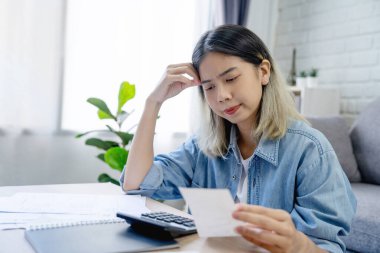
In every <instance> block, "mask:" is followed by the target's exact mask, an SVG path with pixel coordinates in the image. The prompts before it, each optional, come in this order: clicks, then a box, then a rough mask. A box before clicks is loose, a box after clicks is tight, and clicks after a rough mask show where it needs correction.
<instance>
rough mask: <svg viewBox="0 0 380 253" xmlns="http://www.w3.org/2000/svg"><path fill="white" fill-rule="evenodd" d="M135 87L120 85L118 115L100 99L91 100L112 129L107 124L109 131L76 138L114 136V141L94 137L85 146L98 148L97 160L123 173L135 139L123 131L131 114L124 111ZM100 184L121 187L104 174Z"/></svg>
mask: <svg viewBox="0 0 380 253" xmlns="http://www.w3.org/2000/svg"><path fill="white" fill-rule="evenodd" d="M135 92H136V91H135V85H133V84H130V83H129V82H123V83H121V85H120V89H119V96H118V106H117V110H116V113H115V114H113V113H112V112H111V111H110V109H109V108H108V106H107V104H106V103H105V102H104V101H103V100H101V99H99V98H93V97H91V98H89V99H87V102H88V103H90V104H92V105H94V106H95V107H97V108H98V118H99V119H100V120H112V121H113V125H115V126H116V128H115V127H112V126H111V125H109V124H106V127H107V129H102V130H91V131H88V132H85V133H81V134H78V135H77V136H76V138H81V137H83V136H85V135H88V134H92V133H99V132H108V133H110V136H114V137H115V138H114V139H116V141H115V140H114V139H112V140H109V139H105V140H104V139H101V138H97V137H92V138H89V139H87V140H86V142H85V144H86V145H89V146H93V147H96V148H98V149H100V150H102V151H101V153H100V154H98V156H97V158H99V159H100V160H102V161H103V162H105V163H106V164H107V165H108V166H109V167H110V168H111V169H114V170H117V171H120V172H121V171H122V170H123V168H124V165H125V164H126V162H127V159H128V149H127V146H128V144H129V143H130V142H131V141H132V139H133V134H131V133H129V131H130V130H131V129H129V130H127V131H122V126H123V123H124V122H125V120H126V119H127V118H128V116H129V115H130V114H131V113H128V112H126V111H124V110H123V106H124V105H125V104H126V103H127V102H128V101H129V100H131V99H132V98H134V96H135ZM98 181H99V182H111V183H113V184H116V185H119V181H118V180H116V179H114V178H112V177H111V176H109V175H108V174H107V173H102V174H100V175H99V176H98Z"/></svg>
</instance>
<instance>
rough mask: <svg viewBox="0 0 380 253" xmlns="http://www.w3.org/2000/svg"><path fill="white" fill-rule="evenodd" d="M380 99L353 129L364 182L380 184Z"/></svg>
mask: <svg viewBox="0 0 380 253" xmlns="http://www.w3.org/2000/svg"><path fill="white" fill-rule="evenodd" d="M379 129H380V98H378V99H376V100H375V101H373V102H372V103H370V104H369V105H368V106H367V107H366V108H365V109H364V110H363V111H362V112H361V113H360V115H359V116H358V118H357V119H356V121H355V122H354V124H353V126H352V129H351V133H350V136H351V141H352V145H353V148H354V154H355V156H356V161H357V163H358V167H359V170H360V173H361V175H362V179H363V181H364V182H368V183H374V184H380V131H379Z"/></svg>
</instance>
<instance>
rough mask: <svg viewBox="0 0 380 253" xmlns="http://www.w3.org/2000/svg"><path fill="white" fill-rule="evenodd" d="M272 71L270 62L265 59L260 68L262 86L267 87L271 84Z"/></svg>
mask: <svg viewBox="0 0 380 253" xmlns="http://www.w3.org/2000/svg"><path fill="white" fill-rule="evenodd" d="M270 69H271V64H270V62H269V61H268V60H266V59H264V60H263V61H262V62H261V64H260V66H259V71H260V81H261V85H267V84H268V83H269V78H270Z"/></svg>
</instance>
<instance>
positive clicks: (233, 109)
mask: <svg viewBox="0 0 380 253" xmlns="http://www.w3.org/2000/svg"><path fill="white" fill-rule="evenodd" d="M239 108H240V105H236V106H233V107H230V108H227V109H226V110H224V113H225V114H228V115H232V114H234V113H235V112H236V111H237V110H239Z"/></svg>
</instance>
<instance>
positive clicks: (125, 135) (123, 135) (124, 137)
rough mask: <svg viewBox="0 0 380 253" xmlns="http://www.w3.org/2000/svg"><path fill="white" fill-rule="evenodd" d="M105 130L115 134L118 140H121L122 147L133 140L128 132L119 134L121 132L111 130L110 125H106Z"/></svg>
mask: <svg viewBox="0 0 380 253" xmlns="http://www.w3.org/2000/svg"><path fill="white" fill-rule="evenodd" d="M106 126H107V128H108V129H109V130H110V131H111V132H113V133H114V134H116V135H117V136H119V138H120V139H121V141H122V143H123V146H124V147H125V146H127V145H128V143H129V142H130V141H131V140H132V139H133V136H134V135H133V134H130V133H128V132H121V131H116V130H115V129H113V128H112V127H111V126H110V125H106Z"/></svg>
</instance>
